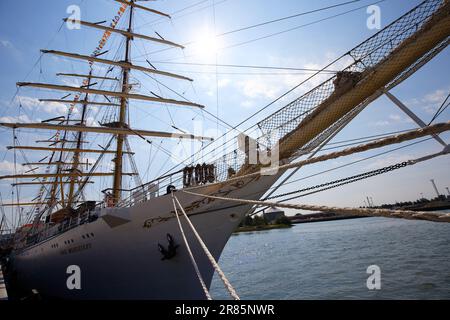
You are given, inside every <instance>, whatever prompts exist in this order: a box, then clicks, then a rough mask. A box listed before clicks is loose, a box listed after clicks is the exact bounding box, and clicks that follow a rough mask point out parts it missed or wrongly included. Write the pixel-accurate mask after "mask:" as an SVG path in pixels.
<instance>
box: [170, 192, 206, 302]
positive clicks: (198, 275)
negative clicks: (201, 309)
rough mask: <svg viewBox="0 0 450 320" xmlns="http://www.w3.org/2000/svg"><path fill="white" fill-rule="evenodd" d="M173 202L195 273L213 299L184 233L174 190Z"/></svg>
mask: <svg viewBox="0 0 450 320" xmlns="http://www.w3.org/2000/svg"><path fill="white" fill-rule="evenodd" d="M172 203H173V208H174V209H175V217H176V218H177V222H178V228H179V229H180V233H181V236H182V237H183V241H184V244H185V245H186V249H187V251H188V253H189V258H191V262H192V266H193V267H194V269H195V273H196V274H197V278H198V280H199V281H200V285H201V286H202V289H203V292H204V293H205V296H206V298H207V299H208V300H212V297H211V295H210V293H209V291H208V288H207V287H206V284H205V281H204V280H203V278H202V275H201V273H200V270H199V268H198V265H197V262H196V261H195V257H194V255H193V254H192V250H191V247H190V246H189V242H188V241H187V238H186V234H185V233H184V230H183V226H182V225H181V222H180V217H179V216H178V210H177V206H176V204H175V200H174V195H173V192H172Z"/></svg>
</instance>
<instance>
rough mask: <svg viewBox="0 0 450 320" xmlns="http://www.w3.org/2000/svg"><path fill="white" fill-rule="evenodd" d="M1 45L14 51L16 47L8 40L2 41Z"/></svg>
mask: <svg viewBox="0 0 450 320" xmlns="http://www.w3.org/2000/svg"><path fill="white" fill-rule="evenodd" d="M0 44H1V45H2V46H3V47H5V48H7V49H14V46H13V44H12V43H11V42H9V41H8V40H0Z"/></svg>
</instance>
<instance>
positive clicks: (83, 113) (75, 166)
mask: <svg viewBox="0 0 450 320" xmlns="http://www.w3.org/2000/svg"><path fill="white" fill-rule="evenodd" d="M91 76H92V67H91V69H90V70H89V76H88V77H87V79H88V80H87V87H88V88H89V86H90V84H91V79H92V78H91ZM88 96H89V93H86V95H85V96H84V101H85V103H83V107H82V111H81V121H80V126H84V122H85V118H86V112H87V101H88ZM82 143H83V131H80V132H78V137H77V145H76V149H77V151H75V152H74V154H73V165H72V170H71V172H72V173H75V172H81V171H80V170H79V169H78V167H79V163H80V151H79V150H80V149H81V145H82ZM75 180H77V178H76V177H75V176H71V177H70V186H69V197H68V199H67V206H68V207H71V206H72V202H73V193H74V189H75Z"/></svg>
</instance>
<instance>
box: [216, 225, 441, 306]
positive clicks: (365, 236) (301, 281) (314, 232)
mask: <svg viewBox="0 0 450 320" xmlns="http://www.w3.org/2000/svg"><path fill="white" fill-rule="evenodd" d="M219 264H220V265H221V267H222V269H223V271H224V272H225V274H226V275H227V276H228V278H229V280H230V282H231V283H232V284H233V286H234V287H235V289H236V291H237V292H238V294H239V295H240V297H241V299H444V298H445V299H449V298H450V224H447V223H435V222H425V221H409V220H402V219H387V218H364V219H354V220H341V221H328V222H316V223H308V224H298V225H296V226H294V227H292V228H290V229H278V230H271V231H259V232H253V233H241V234H237V235H233V236H232V237H231V239H230V241H229V242H228V244H227V246H226V247H225V250H224V252H223V254H222V257H221V259H220V262H219ZM373 264H376V265H378V266H379V267H380V269H381V290H371V291H369V290H368V289H367V287H366V280H367V277H369V275H368V274H366V269H367V267H368V266H369V265H373ZM211 294H212V296H213V298H215V299H229V296H228V293H227V292H226V291H225V290H224V288H223V285H222V282H221V281H220V279H219V278H218V277H217V276H214V279H213V283H212V286H211Z"/></svg>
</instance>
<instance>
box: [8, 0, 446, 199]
mask: <svg viewBox="0 0 450 320" xmlns="http://www.w3.org/2000/svg"><path fill="white" fill-rule="evenodd" d="M339 2H340V1H331V0H318V1H300V0H282V1H277V2H273V1H268V0H245V1H243V0H225V1H224V0H215V1H213V0H210V1H194V0H189V1H188V0H180V1H174V0H165V1H157V2H155V3H148V4H145V5H147V6H150V4H151V6H152V8H155V9H158V10H161V11H164V12H167V13H174V14H173V18H172V20H168V19H164V18H159V17H158V16H155V15H152V14H150V13H147V12H142V11H140V12H138V13H137V14H136V19H135V26H134V27H135V30H136V32H138V33H142V34H147V35H151V36H155V32H158V33H159V34H161V35H162V36H163V37H164V38H166V39H169V40H172V41H174V42H178V43H181V44H186V49H185V50H184V51H182V50H180V49H170V50H163V51H161V49H164V48H166V47H164V46H161V45H157V44H154V43H149V42H144V41H140V40H136V41H135V43H134V44H133V46H132V56H133V58H135V59H134V61H135V63H136V64H140V65H143V66H148V65H147V63H146V61H145V60H146V59H149V60H150V61H151V62H152V63H153V64H154V65H155V66H157V68H158V69H161V70H167V71H171V72H176V73H180V74H184V75H187V76H189V77H192V78H193V79H194V82H193V84H191V83H188V82H185V81H178V80H176V81H174V80H171V79H167V78H158V80H159V81H160V82H162V83H164V84H165V85H167V86H169V87H170V88H172V89H174V90H175V91H177V92H179V93H181V94H183V95H184V96H185V97H186V98H188V99H190V100H193V101H195V102H198V103H201V104H204V105H205V106H206V107H207V110H208V111H209V112H211V113H212V114H215V115H217V116H218V117H219V118H220V119H221V120H223V121H224V122H227V123H229V124H231V125H235V124H237V123H239V122H240V121H241V120H243V119H244V118H246V117H247V116H249V115H251V114H253V113H255V112H256V111H258V110H260V109H261V108H262V107H263V106H265V105H266V104H267V103H269V102H271V101H272V100H273V99H274V98H276V97H277V96H279V95H280V94H282V93H283V92H285V91H287V90H289V89H290V88H292V87H293V86H295V85H296V84H298V83H299V82H300V81H302V80H303V79H305V77H306V76H307V75H304V74H299V72H292V71H290V72H288V71H276V70H275V71H274V70H271V71H267V70H255V69H235V68H224V67H220V68H217V69H216V68H214V67H206V66H193V65H186V64H184V65H179V64H171V63H174V62H176V63H212V64H214V63H216V62H217V63H219V64H240V65H261V66H281V67H293V68H305V67H306V68H320V67H323V66H325V65H327V64H328V63H329V62H330V61H332V60H333V59H335V58H337V57H339V56H340V55H342V54H344V53H345V52H347V51H348V50H349V49H351V48H352V47H354V46H355V45H357V44H358V43H360V42H361V41H363V40H364V39H366V38H367V37H369V36H371V35H373V34H374V33H375V32H376V30H369V29H368V28H367V26H366V20H367V18H368V14H367V13H366V10H365V9H366V8H365V7H364V6H368V5H370V4H371V3H372V2H375V1H365V0H362V1H359V2H357V3H352V4H348V5H346V6H342V7H338V8H333V9H330V10H326V11H322V12H318V13H313V14H310V15H305V16H301V17H297V18H293V19H289V20H285V21H281V22H277V23H273V24H269V25H266V26H262V27H258V28H253V29H250V30H245V31H241V32H236V33H233V34H229V35H225V36H220V37H214V36H213V35H214V34H223V33H226V32H228V31H231V30H236V29H239V28H242V27H246V26H249V25H253V24H258V23H261V22H264V21H268V20H273V19H277V18H280V17H284V16H288V15H293V14H296V13H300V12H305V11H309V10H314V9H317V8H321V7H326V6H329V5H334V4H337V3H339ZM418 3H420V1H401V0H386V1H384V2H381V3H379V4H378V5H379V7H380V8H381V24H382V27H383V26H385V25H387V24H388V23H390V22H392V21H393V20H394V19H395V18H397V17H399V16H400V15H402V14H403V13H405V12H407V11H408V10H410V9H411V8H413V7H414V6H415V5H417V4H418ZM70 5H79V6H80V8H81V19H82V20H86V21H91V22H98V21H104V20H107V21H108V23H109V21H111V19H112V17H113V16H114V14H115V13H116V12H117V10H118V8H119V6H120V4H118V3H117V2H115V1H113V0H96V1H86V0H85V1H75V0H67V1H66V0H58V1H56V0H41V1H31V0H28V1H26V0H25V1H22V2H21V4H20V6H17V4H16V3H13V2H10V1H2V2H0V15H1V19H0V68H1V70H2V72H1V73H0V120H1V121H2V122H4V121H15V120H17V119H19V120H21V121H31V119H34V120H36V119H39V120H43V119H48V118H52V117H55V116H59V115H62V114H63V111H64V110H65V109H64V106H62V105H57V104H50V105H42V104H41V105H38V104H37V103H36V101H35V100H34V99H35V98H50V97H53V98H61V97H63V96H64V95H65V94H64V93H62V92H59V93H53V92H49V91H43V90H35V89H26V88H25V89H21V90H20V91H19V92H18V93H17V94H16V86H15V83H16V82H18V81H36V82H49V83H50V82H52V83H59V84H69V85H76V84H78V85H79V83H77V82H75V79H69V78H60V77H56V76H55V73H56V72H76V73H85V72H87V70H88V69H87V64H86V63H85V62H80V61H76V60H71V59H63V58H57V57H54V56H53V57H52V56H43V57H42V59H41V60H40V61H39V62H38V63H36V61H38V58H39V50H40V49H43V48H47V49H56V50H63V51H68V52H75V53H81V54H86V55H89V54H90V53H92V51H93V50H94V49H95V47H96V45H97V43H98V41H99V40H100V38H101V35H102V32H101V31H98V30H94V29H88V28H85V27H82V28H81V30H69V29H67V28H66V26H65V25H62V18H64V17H66V16H68V14H67V13H66V10H67V8H68V7H69V6H70ZM191 5H193V6H192V7H191V8H190V9H186V10H183V11H179V10H180V9H183V8H186V7H188V6H191ZM358 7H364V8H362V9H359V10H356V11H354V12H352V13H349V14H345V15H343V16H339V17H336V18H333V19H329V20H327V21H323V22H321V23H317V24H313V25H310V26H306V27H299V26H301V25H304V24H308V23H311V22H313V21H317V20H318V19H322V18H326V17H329V16H332V15H336V14H339V13H342V12H344V11H347V10H350V9H354V8H358ZM178 11H179V12H178ZM125 20H126V19H122V20H121V22H120V24H119V27H120V28H125ZM61 26H62V27H61ZM294 27H299V28H298V29H296V30H293V31H290V32H285V33H282V34H279V35H276V36H272V37H269V38H266V39H262V40H258V41H254V42H250V43H247V44H242V45H237V44H240V43H243V42H247V41H248V40H253V39H256V38H260V37H264V36H266V35H270V34H274V33H277V32H280V31H283V30H287V29H291V28H294ZM205 39H206V40H205ZM121 43H123V37H122V36H120V35H113V36H111V38H110V40H109V41H108V44H107V45H106V47H105V50H109V51H108V52H107V53H106V54H105V55H103V56H102V57H103V58H107V59H113V58H114V57H116V56H117V55H116V54H117V50H118V46H119V45H120V44H121ZM236 45H237V46H236ZM212 47H216V48H217V50H213V49H212ZM117 57H120V56H117ZM164 62H165V63H164ZM167 62H169V63H167ZM449 64H450V59H449V50H448V48H447V49H446V50H444V51H443V52H442V53H440V55H439V56H437V57H436V58H435V59H433V60H432V61H431V62H430V63H429V64H427V65H426V66H425V67H424V68H422V69H421V70H420V71H419V72H417V73H416V74H415V75H414V76H412V77H411V78H410V79H408V80H407V81H406V82H404V83H402V84H401V85H400V86H398V87H397V88H395V89H394V90H393V91H392V92H393V93H394V94H395V95H397V96H398V97H399V98H400V99H401V100H402V101H403V102H404V103H405V104H406V105H408V106H409V107H410V108H411V109H413V110H414V112H416V113H417V114H418V115H419V117H421V118H422V119H423V120H424V121H425V122H427V121H429V120H430V119H431V117H432V115H433V113H434V112H435V111H436V109H437V108H438V107H439V105H440V104H441V103H442V101H443V100H444V98H445V97H446V95H447V94H448V92H449V90H450V79H449V77H448V70H449V67H450V65H449ZM95 70H96V71H97V72H99V73H101V72H104V71H105V67H104V66H100V65H96V69H95ZM114 73H117V71H116V70H114V71H113V72H112V74H114ZM269 73H270V74H269ZM132 82H133V83H136V84H138V85H137V86H136V87H135V90H136V92H140V93H143V94H150V91H152V92H154V93H156V94H158V95H162V96H165V97H170V98H178V97H177V96H176V95H174V93H173V92H171V91H169V90H167V89H165V88H164V87H162V86H158V85H157V83H156V82H155V81H153V80H152V79H151V78H149V77H147V76H145V75H143V74H142V73H141V72H136V73H133V75H132ZM104 88H105V89H112V88H113V84H112V83H110V82H109V83H105V87H104ZM15 94H16V95H15ZM299 94H300V91H296V92H294V93H293V94H292V95H290V96H289V98H290V99H291V100H292V99H294V98H296V97H297V96H298V95H299ZM286 102H288V100H287V101H284V103H286ZM19 105H22V108H19ZM282 106H283V105H282V104H275V105H274V106H272V107H271V108H268V109H267V110H266V111H265V112H263V113H261V114H260V115H258V116H257V117H256V118H255V119H254V120H252V121H251V122H249V123H246V124H244V125H243V126H242V127H240V129H245V128H247V127H248V126H249V125H251V124H254V123H255V122H256V121H257V120H260V119H262V117H263V116H264V115H268V114H270V113H271V112H274V111H276V110H277V109H279V108H280V107H282ZM97 111H99V110H98V109H94V110H93V111H92V112H91V113H90V119H89V120H90V121H91V123H95V122H97V121H102V114H103V113H106V114H107V113H108V112H111V111H110V110H108V109H106V108H105V109H104V110H103V109H102V110H100V113H98V116H97V117H96V114H97ZM103 111H105V112H103ZM129 116H130V121H131V123H132V126H133V127H135V128H145V129H149V130H162V131H171V132H172V131H174V130H175V129H174V128H173V126H175V127H177V128H181V129H182V130H184V131H189V132H194V131H195V132H196V133H198V132H197V131H196V130H197V129H198V128H199V127H201V128H202V131H201V132H200V133H202V134H205V135H208V136H215V137H217V136H220V134H221V133H223V132H224V131H225V130H226V129H227V127H226V126H224V125H223V124H222V123H217V121H216V120H215V119H213V118H212V117H211V116H209V115H207V114H205V113H202V112H200V111H198V110H192V109H190V108H185V107H173V106H172V107H167V106H162V105H157V104H149V103H140V102H137V103H135V102H133V103H132V104H131V107H130V115H129ZM449 116H450V113H449V111H448V110H447V111H446V112H444V113H443V114H442V115H441V116H440V117H439V118H438V121H448V120H449ZM103 120H107V117H105V118H104V119H103ZM415 127H416V126H415V124H413V123H412V122H411V121H410V120H409V119H408V118H406V116H405V115H404V114H403V113H402V112H401V111H399V110H398V109H397V108H396V107H395V106H394V105H393V104H392V103H391V102H390V101H389V100H387V98H385V97H381V98H380V99H378V100H377V101H375V102H374V103H372V104H371V105H370V106H369V107H368V108H367V109H366V110H364V111H363V112H362V113H361V114H360V115H359V116H358V117H357V118H356V119H355V120H354V121H353V122H352V123H351V124H350V125H349V126H348V127H347V128H345V129H344V130H343V131H342V132H341V133H340V134H339V135H338V136H336V137H335V138H334V140H333V141H341V140H345V139H351V138H355V137H363V136H369V135H373V134H379V133H385V132H391V131H397V130H403V129H410V128H415ZM0 132H1V137H0V139H1V144H2V146H6V145H10V144H11V141H12V133H11V131H10V130H5V129H0ZM22 133H23V134H21V135H20V139H21V140H20V143H21V144H23V145H26V144H30V145H33V144H35V142H34V141H35V140H37V138H39V137H41V138H45V137H47V138H48V136H49V133H50V132H39V133H38V132H33V131H30V130H28V131H27V130H22ZM442 137H443V139H444V140H445V141H449V137H450V136H449V135H448V134H444V135H442ZM90 141H91V142H92V146H93V147H96V146H97V144H101V145H104V144H105V143H106V138H105V137H101V136H96V137H94V138H93V139H92V140H90ZM152 141H153V145H154V146H162V147H164V148H165V149H167V150H169V151H170V152H173V153H175V159H176V158H181V157H182V156H183V155H182V153H183V152H182V151H183V150H184V149H189V147H193V148H194V150H198V148H199V147H200V144H199V143H196V144H191V143H183V144H179V143H178V141H162V140H160V139H152ZM130 142H131V144H132V147H133V150H135V151H136V152H137V155H136V162H137V164H138V167H139V171H140V172H141V174H142V175H143V176H144V181H148V180H150V179H151V178H153V177H156V176H157V175H158V174H161V173H163V172H164V171H166V170H168V169H169V168H170V167H172V166H173V165H174V164H175V163H176V160H173V159H170V158H169V157H168V156H167V155H166V154H165V153H161V152H159V153H155V149H156V147H150V146H149V145H148V144H146V143H143V142H142V140H140V139H139V138H131V140H130ZM392 148H393V147H387V148H383V150H377V151H374V152H368V153H365V154H363V155H355V156H351V157H347V158H344V159H339V160H337V161H330V162H329V163H326V164H320V165H313V166H309V167H305V168H303V169H301V170H300V171H299V172H298V173H297V174H296V175H295V176H294V178H293V179H296V178H297V179H298V178H301V177H306V176H309V175H311V174H314V173H316V172H319V171H322V170H324V169H328V168H332V167H335V166H338V165H341V164H344V163H347V162H350V161H353V160H356V159H360V158H363V157H366V156H370V155H373V154H376V153H378V152H380V151H385V150H389V149H392ZM440 149H441V146H440V145H438V144H437V143H436V142H435V141H433V140H430V141H427V142H424V143H420V144H418V145H416V146H413V147H408V148H404V149H402V150H401V151H398V152H393V153H389V154H387V155H385V156H382V157H377V158H374V159H372V160H369V161H363V162H361V163H359V164H357V165H352V166H349V167H347V168H345V169H340V170H336V171H333V172H330V173H328V174H326V175H320V176H316V177H313V178H309V179H305V180H302V181H300V182H298V183H293V184H290V185H288V186H286V187H285V188H282V189H281V190H280V191H281V192H284V191H290V190H294V189H296V188H303V187H306V186H310V185H315V184H318V183H323V182H326V181H329V180H332V179H336V178H341V177H345V176H348V175H353V174H357V173H360V172H363V171H366V170H372V169H376V168H378V167H382V166H385V165H390V164H395V163H398V162H400V161H404V160H408V159H411V158H415V157H418V156H421V155H425V154H428V153H431V152H437V151H440ZM174 151H175V152H174ZM28 155H29V157H30V159H31V160H39V159H41V158H42V155H43V154H41V153H35V154H32V155H30V154H28ZM199 156H201V154H200V153H197V154H196V157H199ZM90 157H91V156H90ZM19 162H23V161H22V159H21V158H20V156H19ZM150 162H151V166H149V165H148V164H149V163H150ZM449 165H450V161H449V158H448V157H441V158H438V159H434V160H431V161H429V162H426V163H422V164H418V165H416V166H413V167H409V168H405V169H401V170H397V171H395V172H393V173H392V174H388V175H383V176H379V177H375V178H371V179H369V180H366V181H364V182H358V183H355V184H351V185H348V186H345V187H341V188H338V189H335V190H332V191H327V192H324V193H320V194H317V195H312V196H308V197H305V198H302V200H301V201H302V202H304V203H311V204H325V205H340V206H343V205H348V206H359V205H363V200H364V199H365V197H366V196H367V195H369V196H371V197H372V198H373V200H374V202H375V204H380V203H383V202H394V201H403V200H415V199H417V198H418V197H419V196H420V194H421V193H423V195H424V196H426V197H433V196H434V191H433V189H432V187H431V184H430V182H429V179H430V178H434V179H435V180H436V182H437V185H438V188H439V189H440V190H441V192H442V193H446V191H445V189H444V188H445V187H447V186H449V187H450V173H449ZM109 169H110V161H109V160H108V161H105V163H104V164H103V170H109ZM128 170H130V169H129V168H128ZM12 172H13V152H11V151H9V152H6V149H5V148H2V150H0V174H11V173H12ZM97 182H98V183H97V186H96V188H95V189H94V188H92V189H90V190H89V195H95V194H96V193H95V192H97V191H96V190H98V189H103V188H106V187H108V186H110V183H111V182H110V179H107V178H102V179H98V180H97ZM9 183H10V182H9V181H2V182H0V191H1V194H2V198H3V199H4V200H5V199H6V200H5V202H7V200H8V199H10V198H11V188H10V187H9ZM129 185H130V186H132V183H131V181H130V182H126V185H125V186H129ZM34 193H35V191H34V190H33V189H32V188H30V187H26V188H25V187H24V188H22V190H21V197H23V198H24V199H32V198H34ZM93 198H94V196H93Z"/></svg>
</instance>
